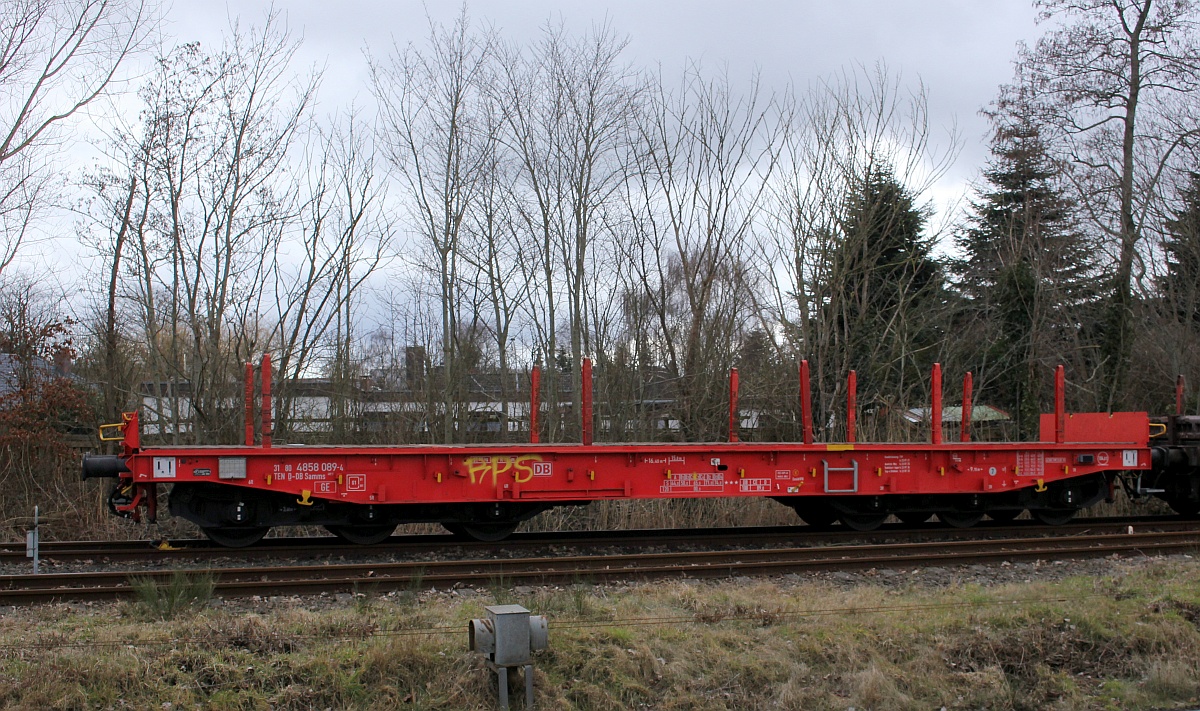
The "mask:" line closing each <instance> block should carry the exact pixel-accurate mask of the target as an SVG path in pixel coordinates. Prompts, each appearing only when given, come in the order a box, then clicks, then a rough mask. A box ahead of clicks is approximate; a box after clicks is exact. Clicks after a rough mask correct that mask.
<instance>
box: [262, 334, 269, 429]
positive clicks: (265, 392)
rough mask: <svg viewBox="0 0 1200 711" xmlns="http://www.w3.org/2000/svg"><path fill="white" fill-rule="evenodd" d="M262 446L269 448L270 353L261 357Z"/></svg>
mask: <svg viewBox="0 0 1200 711" xmlns="http://www.w3.org/2000/svg"><path fill="white" fill-rule="evenodd" d="M262 446H263V448H264V449H270V448H271V354H270V353H263V357H262Z"/></svg>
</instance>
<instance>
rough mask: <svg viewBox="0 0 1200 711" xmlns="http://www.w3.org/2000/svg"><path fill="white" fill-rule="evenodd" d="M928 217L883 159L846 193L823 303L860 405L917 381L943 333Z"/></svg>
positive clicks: (938, 275)
mask: <svg viewBox="0 0 1200 711" xmlns="http://www.w3.org/2000/svg"><path fill="white" fill-rule="evenodd" d="M927 219H928V215H927V212H926V210H924V209H922V208H920V207H918V206H917V205H915V203H914V200H913V196H912V195H911V194H909V192H908V190H907V189H906V188H905V187H904V186H903V185H902V184H901V183H900V182H899V181H898V180H897V179H896V176H895V175H894V173H893V172H892V171H891V170H890V169H889V168H887V167H875V168H874V169H872V170H871V172H870V173H868V174H867V176H865V179H864V180H863V182H862V183H861V184H860V185H859V186H858V187H857V189H855V190H853V191H852V192H851V194H850V195H849V196H848V198H847V201H846V206H845V208H844V210H843V217H842V221H841V225H840V228H841V232H842V235H841V240H840V242H839V244H838V246H837V248H836V250H835V253H834V254H833V258H832V260H831V270H830V282H831V283H830V287H831V288H830V290H829V293H830V300H829V303H828V304H827V309H828V310H829V311H830V312H832V313H831V314H830V316H831V317H832V318H833V319H834V323H835V324H836V326H837V328H836V333H837V336H836V338H837V340H839V341H840V344H839V345H840V348H841V349H843V353H844V355H845V362H846V363H847V364H848V365H849V367H850V368H852V369H854V370H856V371H857V372H858V376H859V388H860V393H861V394H862V395H863V396H864V397H863V398H861V399H860V402H862V403H863V404H864V405H866V404H867V403H868V402H869V400H870V399H871V398H872V397H873V396H876V395H881V396H885V397H887V398H889V399H890V398H894V397H903V395H904V393H905V391H906V390H907V389H908V388H910V387H912V386H914V385H917V384H918V383H919V382H921V379H922V375H921V373H923V372H924V371H925V368H926V367H927V366H928V363H926V362H925V361H926V360H930V358H922V355H923V354H928V353H930V352H931V351H930V346H931V345H932V344H935V343H937V342H938V341H940V339H941V334H940V332H938V331H937V329H936V328H934V327H933V326H932V325H931V324H932V322H933V321H932V319H931V318H930V316H931V315H932V314H935V313H937V312H938V311H940V309H939V305H940V301H939V300H940V295H941V294H942V292H943V289H942V270H941V265H940V264H938V262H937V261H936V260H934V259H933V258H932V256H931V250H932V243H931V240H930V239H929V238H928V237H927V236H926V235H925V228H926V223H927ZM843 377H844V374H843ZM925 377H927V376H925Z"/></svg>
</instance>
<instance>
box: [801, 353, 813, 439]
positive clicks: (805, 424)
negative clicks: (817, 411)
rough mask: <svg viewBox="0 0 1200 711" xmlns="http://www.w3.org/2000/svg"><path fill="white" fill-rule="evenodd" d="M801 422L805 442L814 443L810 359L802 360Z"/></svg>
mask: <svg viewBox="0 0 1200 711" xmlns="http://www.w3.org/2000/svg"><path fill="white" fill-rule="evenodd" d="M800 423H801V427H802V428H803V431H804V443H805V444H812V443H813V421H812V385H811V384H810V383H809V373H808V360H807V359H806V360H802V361H800Z"/></svg>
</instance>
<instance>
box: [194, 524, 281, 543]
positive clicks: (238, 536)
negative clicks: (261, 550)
mask: <svg viewBox="0 0 1200 711" xmlns="http://www.w3.org/2000/svg"><path fill="white" fill-rule="evenodd" d="M200 530H201V531H204V535H205V536H208V540H210V541H212V542H213V543H216V544H217V545H218V546H225V547H226V548H245V547H246V546H252V545H254V544H255V543H258V542H259V541H261V540H262V537H263V536H265V535H267V531H270V530H271V527H270V526H256V527H253V528H234V527H231V526H211V527H207V528H201V529H200Z"/></svg>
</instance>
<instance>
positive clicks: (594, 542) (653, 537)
mask: <svg viewBox="0 0 1200 711" xmlns="http://www.w3.org/2000/svg"><path fill="white" fill-rule="evenodd" d="M1129 526H1134V527H1135V528H1139V529H1140V528H1145V527H1150V528H1152V529H1153V530H1155V531H1186V530H1189V529H1200V522H1197V521H1194V520H1186V519H1180V518H1178V517H1173V516H1171V517H1166V516H1131V517H1106V518H1092V519H1078V520H1076V521H1072V522H1070V523H1067V524H1064V525H1060V526H1044V525H1041V524H1038V523H1037V522H1035V521H1017V522H1012V523H1004V524H997V523H995V522H988V523H985V524H982V525H979V526H975V527H972V528H967V529H957V528H949V527H946V526H942V525H939V524H936V523H931V524H925V525H921V526H915V527H914V526H909V525H905V524H889V525H886V526H883V527H881V528H880V529H878V530H876V531H872V532H869V533H862V532H857V531H850V530H833V531H822V530H815V529H813V528H811V527H808V526H755V527H731V528H705V529H679V530H628V531H565V532H564V531H551V532H537V533H518V534H515V535H513V536H511V537H509V538H507V539H505V540H503V541H498V542H491V543H489V542H481V541H472V540H462V539H459V538H455V537H454V536H450V535H438V534H424V535H421V534H417V535H398V536H392V537H391V538H390V539H388V540H387V541H385V542H383V543H378V544H376V545H372V546H360V545H355V544H348V543H344V542H342V541H341V540H339V539H337V538H334V537H332V536H324V537H300V538H268V539H265V540H263V541H262V542H261V543H258V544H256V545H254V546H251V547H249V548H236V549H235V548H225V547H222V546H218V545H216V544H214V543H212V542H211V541H209V540H207V539H203V538H200V539H183V540H173V541H171V542H170V544H171V545H170V548H168V549H160V548H158V547H156V546H155V545H154V544H152V543H150V542H148V541H48V542H43V543H42V544H41V549H40V556H41V558H42V559H43V560H50V561H55V562H61V563H68V562H94V563H108V562H155V561H158V562H170V561H185V560H211V559H222V560H252V559H256V558H267V559H278V558H281V557H284V558H321V557H346V556H350V557H364V556H371V557H383V556H392V555H406V554H417V553H434V552H445V551H447V550H456V551H472V552H487V551H506V552H511V551H520V550H536V549H539V548H545V547H547V546H565V547H571V548H580V549H586V548H601V547H607V546H620V547H622V548H630V549H634V548H650V547H661V546H689V545H698V546H714V545H723V546H744V545H766V546H780V545H787V544H795V545H836V544H845V543H851V542H863V543H887V542H896V541H912V542H919V541H923V540H946V539H977V538H1003V537H1021V536H1025V537H1033V536H1041V535H1046V536H1061V535H1064V534H1076V535H1078V534H1084V533H1123V532H1125V531H1127V530H1128V527H1129ZM27 561H28V559H27V558H26V556H25V544H24V543H15V542H11V543H0V564H3V563H8V564H21V563H27ZM0 570H2V568H0Z"/></svg>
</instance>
